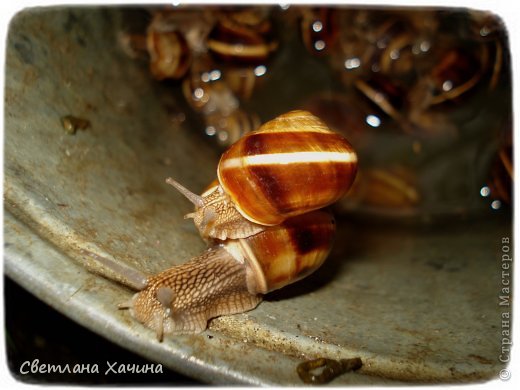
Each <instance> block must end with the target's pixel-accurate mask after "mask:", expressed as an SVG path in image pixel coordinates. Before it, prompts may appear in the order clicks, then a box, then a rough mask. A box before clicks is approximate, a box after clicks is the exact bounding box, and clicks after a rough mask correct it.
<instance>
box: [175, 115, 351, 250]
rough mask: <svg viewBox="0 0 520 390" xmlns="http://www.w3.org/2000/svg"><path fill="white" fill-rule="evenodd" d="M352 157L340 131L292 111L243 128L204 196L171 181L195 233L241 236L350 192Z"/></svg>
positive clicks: (209, 235)
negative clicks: (186, 203) (185, 202)
mask: <svg viewBox="0 0 520 390" xmlns="http://www.w3.org/2000/svg"><path fill="white" fill-rule="evenodd" d="M356 171H357V156H356V153H355V152H354V149H353V148H352V146H351V145H350V144H349V143H348V142H347V140H346V139H345V138H343V137H342V136H341V135H339V134H337V133H334V132H332V131H331V130H329V129H328V128H327V126H326V125H325V124H324V123H323V122H322V121H321V120H320V119H318V118H317V117H315V116H314V115H312V114H311V113H309V112H307V111H291V112H289V113H286V114H284V115H281V116H279V117H277V118H275V119H273V120H272V121H269V122H267V123H265V124H263V125H262V126H261V127H260V128H259V129H258V130H257V131H254V132H251V133H248V134H246V135H245V136H244V137H242V138H241V139H240V140H239V141H237V142H236V143H235V144H233V145H232V146H231V147H230V148H229V149H228V150H227V151H225V152H224V153H223V155H222V157H221V159H220V162H219V165H218V170H217V175H218V181H219V185H218V186H217V187H216V188H215V189H213V190H212V191H210V192H208V191H206V193H204V194H203V195H202V196H198V195H195V194H193V193H191V192H190V191H188V190H187V189H186V188H184V187H182V186H181V185H180V184H179V183H177V182H176V181H174V180H173V179H168V180H167V181H168V183H169V184H171V185H173V186H174V187H176V188H177V189H178V190H179V191H180V192H181V193H183V194H184V195H185V196H186V197H187V198H188V199H189V200H190V201H192V203H194V204H195V206H196V209H195V212H194V213H190V214H188V215H187V216H186V217H187V218H193V219H194V222H195V225H196V226H197V228H198V229H199V231H200V233H201V236H202V237H203V238H205V239H207V238H218V239H220V240H225V239H226V238H245V237H248V236H250V235H253V234H256V233H258V232H260V231H262V230H263V229H264V228H265V226H272V225H277V224H280V223H281V222H283V221H284V220H286V219H287V218H290V217H293V216H296V215H301V214H304V213H307V212H309V211H312V210H317V209H320V208H323V207H325V206H328V205H330V204H332V203H334V202H335V201H337V200H338V199H340V198H341V197H342V196H343V195H345V194H346V192H347V191H348V190H349V188H350V186H351V184H352V182H353V180H354V177H355V175H356Z"/></svg>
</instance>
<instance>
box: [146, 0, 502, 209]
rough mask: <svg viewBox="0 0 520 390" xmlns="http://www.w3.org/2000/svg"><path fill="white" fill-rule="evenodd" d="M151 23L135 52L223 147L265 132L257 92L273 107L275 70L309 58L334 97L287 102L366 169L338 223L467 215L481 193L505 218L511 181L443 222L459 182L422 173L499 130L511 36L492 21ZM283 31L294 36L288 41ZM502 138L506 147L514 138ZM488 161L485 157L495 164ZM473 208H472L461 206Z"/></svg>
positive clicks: (246, 15)
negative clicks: (461, 143) (464, 144)
mask: <svg viewBox="0 0 520 390" xmlns="http://www.w3.org/2000/svg"><path fill="white" fill-rule="evenodd" d="M149 11H150V12H149V15H150V19H149V23H148V24H147V29H146V31H144V32H142V36H141V39H140V41H141V43H140V46H141V49H142V51H143V52H144V53H145V54H144V57H145V59H146V61H147V64H148V67H149V71H150V74H151V75H152V76H153V78H155V79H156V80H159V81H161V82H164V81H166V83H168V82H169V83H170V84H167V85H171V86H173V87H174V88H176V89H177V90H178V91H179V92H180V94H182V97H181V99H179V101H182V103H179V104H180V105H179V111H182V115H181V116H182V117H183V118H186V117H187V116H188V114H189V113H191V115H189V117H190V119H194V120H195V121H196V122H198V123H202V124H203V126H200V127H202V128H203V129H204V131H205V133H206V135H207V136H209V137H210V138H211V139H212V140H214V141H215V142H216V143H217V145H218V146H219V147H221V148H225V147H228V146H229V145H231V144H232V143H234V142H236V141H237V140H238V139H239V138H240V137H242V136H243V135H244V134H247V133H248V132H250V131H253V130H255V129H257V128H258V127H259V126H260V123H261V120H260V116H259V115H258V114H259V113H262V112H263V111H265V109H266V107H268V106H269V103H270V102H269V100H267V101H262V99H266V97H265V96H267V95H266V94H265V90H264V91H262V86H265V87H266V88H271V90H272V91H273V93H274V94H276V88H279V87H283V86H278V85H274V86H273V85H272V80H273V79H274V78H276V77H278V78H279V74H277V72H278V73H279V72H280V69H289V66H290V67H294V66H298V65H299V62H298V61H300V60H302V61H307V60H308V58H311V57H315V58H313V60H316V61H309V62H305V63H304V65H303V66H307V67H308V66H316V72H317V73H318V72H320V70H319V67H321V69H322V72H327V74H328V75H329V76H330V77H331V79H332V80H333V82H334V88H332V90H333V91H332V90H331V88H330V86H329V88H328V89H327V87H325V89H324V90H317V91H315V92H312V94H311V95H309V96H307V97H305V96H299V95H298V93H295V96H297V98H298V99H302V101H301V102H297V104H298V105H299V106H300V107H302V108H303V109H305V110H307V111H309V112H311V113H312V114H314V115H316V116H318V117H320V118H321V119H322V120H323V121H324V122H325V123H326V124H327V125H328V126H329V127H330V128H332V129H333V130H334V131H337V132H339V133H342V134H343V135H344V136H345V137H347V138H348V139H349V140H350V141H351V142H352V144H353V145H354V146H355V147H356V150H357V152H358V153H359V155H360V156H362V157H363V160H364V161H365V164H366V165H364V166H361V167H360V174H359V175H358V176H359V177H358V179H357V180H356V184H355V186H354V188H353V191H352V196H350V197H348V199H345V200H344V201H342V202H341V208H340V210H344V211H346V212H351V211H355V212H358V211H361V212H362V213H366V212H368V213H373V214H378V215H385V216H393V217H414V216H420V215H424V214H428V213H429V212H430V210H435V211H434V213H443V212H453V213H460V212H462V211H461V210H466V211H463V212H473V211H476V210H477V209H478V207H477V206H475V207H474V208H475V209H476V210H473V206H469V205H470V204H471V205H472V204H477V205H481V203H480V202H479V200H481V199H480V197H479V196H478V192H479V191H480V190H481V187H482V186H484V185H485V186H488V187H489V189H490V195H489V196H488V197H487V199H486V201H487V200H489V201H490V202H489V203H491V204H494V205H495V206H496V205H497V204H509V200H508V197H507V192H506V191H503V190H502V188H506V189H507V187H510V186H511V175H496V174H493V175H494V176H492V177H491V176H490V177H488V178H480V177H478V178H477V179H476V180H475V181H478V183H474V182H471V183H468V184H467V186H466V187H465V188H468V190H467V191H468V193H465V192H462V191H466V190H461V192H460V193H456V192H453V195H451V196H452V197H453V198H454V200H455V201H454V202H453V204H455V203H457V202H459V203H461V206H460V207H453V208H450V207H451V206H449V205H450V204H451V201H450V202H448V201H441V200H438V199H440V198H441V197H442V195H441V196H431V195H432V194H435V193H436V192H437V191H440V190H438V189H441V188H445V187H448V186H450V184H449V183H447V182H448V181H449V180H450V179H449V178H450V177H455V175H453V176H451V175H448V174H446V175H439V177H444V178H446V179H445V180H443V181H442V182H441V183H439V184H435V183H434V181H433V180H426V179H424V178H423V177H422V176H423V173H422V172H421V169H423V168H424V169H429V172H432V169H431V168H425V167H426V165H427V164H425V162H426V161H428V160H429V159H432V160H434V159H437V158H438V156H439V155H440V145H449V144H450V143H455V142H458V139H460V138H461V137H468V138H467V139H468V144H470V143H471V142H473V140H475V139H479V138H485V137H486V135H485V133H486V132H487V129H486V126H488V125H486V124H484V121H479V122H478V123H479V124H478V125H475V126H473V125H472V126H473V127H474V128H471V129H468V127H469V126H468V123H470V122H471V121H474V118H476V117H478V116H483V115H482V114H483V113H484V114H485V115H489V117H492V116H493V115H494V116H495V117H496V119H497V121H498V120H499V119H500V118H499V116H500V115H501V114H500V113H498V112H497V113H496V114H495V113H494V112H495V111H497V110H495V109H491V108H489V106H490V105H489V104H488V103H489V101H495V100H498V99H495V97H497V98H500V93H502V92H503V91H504V88H506V90H507V87H504V86H507V85H508V83H509V81H508V74H507V71H508V66H509V55H508V50H507V37H506V32H505V29H504V27H503V26H502V23H501V21H500V19H499V18H497V17H496V16H495V15H493V14H491V13H488V12H480V11H446V10H441V9H438V10H435V9H408V10H400V9H384V10H377V9H368V8H361V7H304V6H290V7H289V6H279V7H278V6H270V7H267V6H265V7H264V6H247V7H245V6H233V7H224V6H221V7H190V6H177V7H173V6H170V7H160V8H157V7H155V8H153V9H150V10H149ZM287 26H288V27H289V28H287V30H290V31H295V32H296V34H295V35H294V36H293V35H291V34H290V33H285V32H284V31H283V29H285V28H286V27H287ZM299 47H301V48H299ZM288 48H289V50H291V53H293V52H294V53H296V54H297V56H296V57H297V58H298V59H296V60H294V62H293V63H291V61H290V60H287V58H286V57H287V55H286V54H285V52H286V50H288ZM295 48H296V49H295ZM300 49H301V50H300ZM298 56H300V57H298ZM281 64H282V65H283V66H282V65H281ZM296 73H297V72H295V74H296ZM291 76H292V75H291V72H290V71H289V72H287V74H285V75H284V77H283V80H284V83H287V84H288V85H291V87H294V86H295V85H299V84H304V83H302V82H301V80H298V79H291ZM168 80H169V81H168ZM270 82H271V84H269V83H270ZM336 86H337V87H338V88H336ZM501 91H502V92H501ZM490 94H492V95H491V96H488V95H490ZM483 97H484V99H483ZM182 105H187V106H188V107H186V109H185V108H183V107H182ZM487 112H489V113H490V114H486V113H487ZM185 114H186V115H185ZM264 115H265V113H264ZM486 120H487V119H486ZM488 121H489V123H490V124H491V123H492V122H493V119H489V120H488ZM474 123H477V122H476V121H474ZM470 131H471V132H472V134H469V132H470ZM498 132H500V133H510V132H511V126H507V124H506V125H504V126H503V128H500V129H499V130H498ZM385 140H388V141H389V142H386V141H385ZM381 141H383V142H384V144H385V146H386V147H387V148H388V149H389V153H387V154H386V155H387V156H388V158H387V160H385V158H382V157H377V156H382V155H384V154H381V153H379V152H378V150H377V149H378V148H379V144H380V143H381ZM431 145H433V147H431ZM435 145H439V146H435ZM436 147H438V149H435V148H436ZM392 148H393V149H394V150H393V151H391V152H390V149H392ZM484 148H485V150H486V152H487V147H484ZM492 148H493V147H492V146H490V147H489V149H490V150H489V153H494V152H495V151H493V150H491V149H492ZM446 149H449V148H448V147H446ZM497 149H498V148H497ZM479 153H480V152H479ZM496 153H497V155H498V153H499V151H498V150H496ZM451 157H452V156H447V158H451ZM388 160H390V161H388ZM439 169H444V168H439ZM461 176H467V177H470V175H463V174H462V175H461ZM481 176H483V174H482V175H481ZM468 180H469V179H468ZM429 183H430V184H429ZM497 183H498V184H497ZM461 188H462V187H461ZM468 196H469V197H472V198H473V199H474V198H475V197H477V198H478V199H477V200H475V203H468V202H466V201H465V200H461V199H466V198H467V197H468ZM457 197H458V199H457ZM493 202H494V203H493ZM482 206H484V205H483V204H482ZM485 207H488V206H485ZM492 208H493V209H494V207H493V206H492Z"/></svg>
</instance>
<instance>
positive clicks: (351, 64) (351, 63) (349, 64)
mask: <svg viewBox="0 0 520 390" xmlns="http://www.w3.org/2000/svg"><path fill="white" fill-rule="evenodd" d="M360 65H361V60H360V59H359V58H357V57H353V58H347V59H346V60H345V68H346V69H349V70H350V69H356V68H359V66H360Z"/></svg>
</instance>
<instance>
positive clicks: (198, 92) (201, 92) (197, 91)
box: [193, 87, 204, 100]
mask: <svg viewBox="0 0 520 390" xmlns="http://www.w3.org/2000/svg"><path fill="white" fill-rule="evenodd" d="M203 96H204V90H203V89H202V88H200V87H199V88H196V89H195V91H193V97H194V98H195V99H197V100H200V99H202V97H203Z"/></svg>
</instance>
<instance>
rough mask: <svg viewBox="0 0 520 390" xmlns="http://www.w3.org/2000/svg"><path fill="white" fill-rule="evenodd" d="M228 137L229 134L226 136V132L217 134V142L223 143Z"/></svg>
mask: <svg viewBox="0 0 520 390" xmlns="http://www.w3.org/2000/svg"><path fill="white" fill-rule="evenodd" d="M228 137H229V134H228V132H227V131H224V130H222V131H219V132H218V139H219V141H222V142H224V141H226V140H227V139H228Z"/></svg>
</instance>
